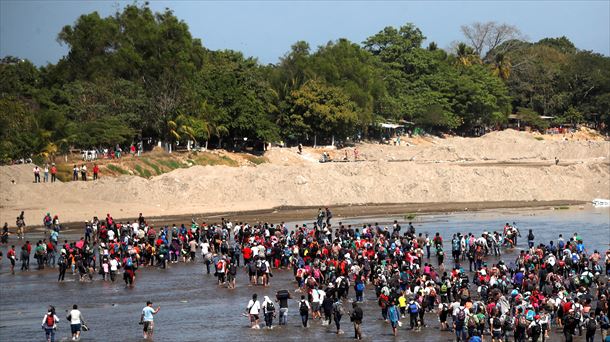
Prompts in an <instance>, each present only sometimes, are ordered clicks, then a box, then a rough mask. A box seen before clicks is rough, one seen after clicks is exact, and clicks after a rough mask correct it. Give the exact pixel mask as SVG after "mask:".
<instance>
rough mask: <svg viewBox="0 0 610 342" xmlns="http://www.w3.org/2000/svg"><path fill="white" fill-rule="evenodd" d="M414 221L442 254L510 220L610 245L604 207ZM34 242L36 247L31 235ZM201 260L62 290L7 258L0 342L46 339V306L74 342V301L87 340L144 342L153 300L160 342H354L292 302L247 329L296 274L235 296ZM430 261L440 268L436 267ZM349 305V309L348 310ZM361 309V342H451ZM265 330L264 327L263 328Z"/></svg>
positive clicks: (241, 279) (0, 280) (1, 284)
mask: <svg viewBox="0 0 610 342" xmlns="http://www.w3.org/2000/svg"><path fill="white" fill-rule="evenodd" d="M395 219H396V220H399V222H401V223H403V222H404V223H406V221H407V220H406V219H405V218H404V217H358V218H348V219H342V221H343V222H344V223H346V224H353V225H361V224H362V223H375V222H378V223H379V224H381V225H388V226H389V225H391V223H392V222H393V220H395ZM412 221H413V223H414V225H415V227H416V229H417V231H418V232H422V233H425V232H428V233H430V234H431V235H433V234H434V233H436V232H437V231H438V232H440V233H441V235H442V236H443V238H444V240H445V242H446V245H447V246H446V249H447V248H449V246H448V240H450V239H451V235H452V234H454V233H457V232H462V233H467V232H472V233H475V234H476V235H479V234H480V233H481V232H482V231H493V230H500V229H502V227H503V226H504V224H505V223H506V222H510V223H512V222H516V223H517V226H518V227H520V229H521V232H522V235H523V237H522V238H521V240H520V242H519V246H518V247H523V246H524V245H525V244H526V241H525V236H526V235H527V230H528V229H532V230H533V232H534V234H535V236H536V241H537V242H544V243H548V241H549V240H556V239H557V237H558V234H560V233H562V234H563V235H564V237H565V238H567V237H569V236H571V235H572V234H573V233H574V232H578V233H579V234H580V235H581V236H582V237H583V238H584V240H585V244H586V246H587V248H588V249H589V250H592V249H598V250H599V251H600V252H602V253H603V252H604V251H605V250H606V249H608V248H609V244H610V210H609V209H608V208H598V209H596V208H591V207H590V206H585V207H584V208H570V209H568V210H548V209H545V210H541V209H535V210H522V209H520V210H510V209H505V210H502V209H500V210H489V211H480V212H460V213H444V214H443V213H441V214H425V215H421V216H419V215H418V216H416V217H415V218H414V219H413V220H412ZM296 223H304V222H303V221H299V222H288V224H289V225H290V227H292V226H293V225H294V224H296ZM403 227H404V225H403ZM29 238H30V240H31V241H34V238H35V236H31V237H29ZM62 238H63V237H62ZM70 238H74V237H72V236H70ZM11 242H15V240H12V241H11ZM518 250H519V248H517V249H515V250H514V251H513V252H512V254H508V255H504V256H503V258H504V259H505V260H507V261H508V260H512V259H513V258H514V256H515V253H517V252H518ZM2 251H3V252H4V255H6V251H7V248H6V246H2ZM197 257H198V258H199V259H198V260H197V262H195V263H190V264H182V263H180V264H174V265H170V268H168V269H166V270H162V269H157V268H140V270H139V271H138V273H137V283H136V286H135V287H134V288H126V287H125V286H124V283H123V282H122V281H119V280H121V279H119V280H117V282H115V283H110V282H104V281H102V280H101V279H100V278H97V279H95V280H94V281H93V282H79V281H77V280H76V278H75V277H73V276H72V275H70V274H67V275H66V281H65V282H64V283H58V282H57V281H56V279H57V278H56V277H57V273H56V270H45V271H36V270H33V271H30V272H20V271H18V270H17V271H16V273H17V274H16V275H11V274H9V266H8V263H7V261H6V259H3V260H2V266H1V268H0V341H43V340H44V332H43V330H42V329H41V328H40V323H41V321H42V317H43V315H44V313H45V310H46V307H47V305H49V304H52V305H54V306H55V307H56V309H57V311H58V316H59V318H60V319H61V322H60V324H59V329H58V331H57V337H56V340H57V341H68V340H70V338H69V336H70V331H69V330H70V327H69V324H67V323H66V321H65V316H66V310H67V309H69V308H71V306H72V304H75V303H76V304H78V305H79V309H80V310H81V311H82V312H83V316H84V318H85V320H86V321H87V323H88V325H89V327H90V328H91V330H90V331H89V332H84V333H83V335H82V338H81V340H82V341H141V340H142V339H141V326H140V325H138V321H139V318H140V312H141V310H142V308H143V307H144V305H145V303H146V301H147V300H152V301H153V302H154V306H155V307H156V306H157V305H160V306H161V311H160V312H159V314H158V315H156V316H155V324H156V327H155V340H156V341H220V340H229V339H233V340H240V341H293V340H305V341H313V340H331V341H342V340H349V339H351V338H352V337H353V331H352V327H351V325H350V323H349V319H348V317H347V316H344V318H343V322H342V323H343V326H342V328H343V330H345V332H346V333H345V335H339V336H337V335H335V334H334V325H333V326H331V327H326V326H321V325H320V322H318V321H316V322H311V321H310V322H311V323H310V327H309V328H307V329H304V328H302V327H301V325H300V318H299V317H298V307H297V301H295V300H293V301H291V302H289V305H290V309H289V320H288V326H285V327H279V328H278V327H276V328H275V329H273V330H270V331H269V330H265V329H261V330H251V329H249V323H248V321H247V318H246V317H244V316H243V315H242V313H243V312H244V309H245V307H246V304H247V302H248V300H249V299H250V297H251V295H252V294H253V293H257V294H258V296H259V299H261V301H262V298H263V296H264V295H268V296H270V297H271V298H274V294H275V292H276V291H277V290H279V289H282V288H285V289H290V290H293V289H294V288H295V285H294V284H293V277H292V272H291V271H285V270H275V271H274V275H275V276H274V277H273V278H271V285H270V286H269V287H268V288H263V287H251V286H248V285H246V284H247V283H248V280H247V275H246V274H245V273H244V272H242V271H240V272H239V274H238V277H237V289H234V290H228V289H226V288H219V287H218V286H217V285H216V282H215V278H214V277H213V276H212V275H204V274H203V263H202V261H201V259H200V255H198V256H197ZM433 261H434V262H436V259H434V260H433ZM31 264H32V265H34V264H35V261H33V260H32V262H31ZM18 265H19V263H18ZM17 268H18V267H17ZM34 268H35V266H34ZM352 292H353V291H352ZM297 295H298V294H297V293H295V294H294V295H293V297H295V298H296V297H297ZM349 307H350V306H349V305H346V308H349ZM363 308H364V315H365V318H364V324H363V334H364V335H365V340H369V341H373V340H374V341H386V340H387V341H394V340H406V339H408V340H410V341H424V340H430V338H433V339H436V340H439V341H450V340H452V337H453V335H452V334H450V333H447V332H439V331H438V321H437V319H436V317H435V316H433V314H426V320H427V324H428V325H429V327H427V328H424V329H422V331H421V332H411V331H408V330H406V328H405V327H406V326H407V325H408V319H407V321H405V323H406V324H405V325H404V326H403V328H400V329H399V338H398V339H395V338H394V337H393V336H392V335H391V329H390V327H389V326H388V325H387V324H386V323H384V322H383V321H382V320H381V319H380V318H381V315H380V310H379V309H378V306H377V305H376V301H375V294H374V291H373V290H366V291H365V303H364V306H363ZM276 322H277V319H276ZM276 322H274V324H276ZM261 324H264V323H263V322H262V320H261ZM487 339H489V337H487ZM559 340H562V338H560V337H559V335H556V334H553V335H552V336H551V341H559ZM576 340H579V338H578V337H577V338H576ZM582 340H584V338H583V339H582Z"/></svg>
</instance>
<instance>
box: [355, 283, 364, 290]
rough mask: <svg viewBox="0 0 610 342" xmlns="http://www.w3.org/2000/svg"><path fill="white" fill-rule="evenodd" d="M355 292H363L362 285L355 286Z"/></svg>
mask: <svg viewBox="0 0 610 342" xmlns="http://www.w3.org/2000/svg"><path fill="white" fill-rule="evenodd" d="M356 291H360V292H362V291H364V283H358V284H356Z"/></svg>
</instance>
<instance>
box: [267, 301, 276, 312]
mask: <svg viewBox="0 0 610 342" xmlns="http://www.w3.org/2000/svg"><path fill="white" fill-rule="evenodd" d="M273 311H275V305H274V304H273V302H267V312H273Z"/></svg>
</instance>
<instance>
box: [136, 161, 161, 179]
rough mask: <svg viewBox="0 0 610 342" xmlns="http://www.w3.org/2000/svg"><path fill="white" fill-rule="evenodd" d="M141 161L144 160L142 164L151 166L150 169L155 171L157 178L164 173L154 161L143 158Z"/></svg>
mask: <svg viewBox="0 0 610 342" xmlns="http://www.w3.org/2000/svg"><path fill="white" fill-rule="evenodd" d="M140 160H142V162H144V164H146V165H148V166H150V168H151V169H153V170H154V171H155V173H156V174H157V176H158V175H160V174H162V173H163V171H161V168H160V167H159V165H157V164H155V163H153V162H152V161H150V159H148V158H141V159H140Z"/></svg>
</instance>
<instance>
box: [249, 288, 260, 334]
mask: <svg viewBox="0 0 610 342" xmlns="http://www.w3.org/2000/svg"><path fill="white" fill-rule="evenodd" d="M257 298H258V296H257V294H256V293H255V294H253V295H252V299H250V301H249V302H248V306H247V307H246V312H247V313H248V317H249V318H250V327H251V328H252V329H260V326H259V325H258V319H259V317H258V315H259V313H260V310H261V303H260V302H259V301H258V299H257Z"/></svg>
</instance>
